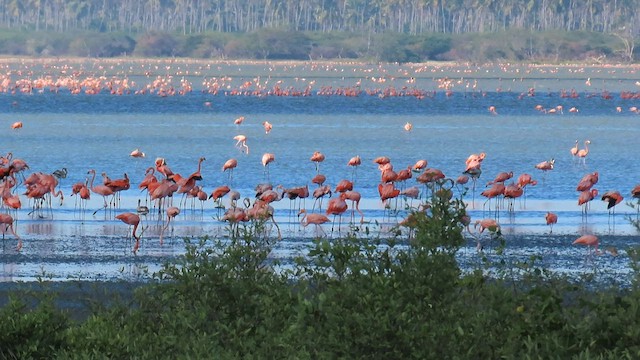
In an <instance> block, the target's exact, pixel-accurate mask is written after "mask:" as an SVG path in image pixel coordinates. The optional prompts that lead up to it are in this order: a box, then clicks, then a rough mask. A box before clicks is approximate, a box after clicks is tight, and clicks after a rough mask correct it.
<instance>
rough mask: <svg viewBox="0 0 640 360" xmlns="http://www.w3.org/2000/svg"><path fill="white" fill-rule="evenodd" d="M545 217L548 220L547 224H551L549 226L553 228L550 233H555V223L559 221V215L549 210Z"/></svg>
mask: <svg viewBox="0 0 640 360" xmlns="http://www.w3.org/2000/svg"><path fill="white" fill-rule="evenodd" d="M544 219H545V221H546V222H547V225H549V228H550V229H551V230H550V231H549V234H551V233H553V225H554V224H556V223H557V222H558V215H556V214H554V213H552V212H550V211H548V212H547V214H546V215H545V216H544Z"/></svg>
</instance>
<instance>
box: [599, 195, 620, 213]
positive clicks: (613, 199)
mask: <svg viewBox="0 0 640 360" xmlns="http://www.w3.org/2000/svg"><path fill="white" fill-rule="evenodd" d="M622 200H624V197H623V196H622V194H620V192H619V191H607V192H605V193H604V194H602V201H604V202H606V203H607V209H608V210H609V211H611V209H612V208H613V213H614V214H615V208H614V207H615V206H616V205H618V204H620V203H621V202H622Z"/></svg>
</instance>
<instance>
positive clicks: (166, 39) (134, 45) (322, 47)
mask: <svg viewBox="0 0 640 360" xmlns="http://www.w3.org/2000/svg"><path fill="white" fill-rule="evenodd" d="M623 47H624V46H623V44H622V42H621V41H620V39H619V38H617V37H615V36H614V35H608V34H603V33H598V32H585V31H574V32H567V31H547V32H531V31H524V30H516V29H512V30H509V31H502V32H492V33H465V34H443V33H425V34H420V35H409V34H406V33H399V32H384V33H380V34H375V33H352V32H300V31H289V30H281V29H260V30H258V31H253V32H247V33H228V32H206V33H197V34H190V35H185V34H182V33H175V32H146V33H123V32H98V31H96V32H65V33H61V32H41V31H21V32H16V31H13V30H0V54H7V55H31V56H64V55H72V56H85V57H114V56H128V55H135V56H141V57H192V58H219V59H273V60H308V59H314V60H315V59H360V60H366V61H370V60H375V61H385V62H400V63H403V62H422V61H428V60H453V61H473V62H480V63H482V62H499V61H529V62H531V61H545V62H562V61H585V60H587V61H596V62H602V61H605V60H609V59H611V60H612V61H615V60H616V59H622V60H625V61H626V60H627V58H624V57H625V56H626V55H624V53H623ZM623 58H624V59H623Z"/></svg>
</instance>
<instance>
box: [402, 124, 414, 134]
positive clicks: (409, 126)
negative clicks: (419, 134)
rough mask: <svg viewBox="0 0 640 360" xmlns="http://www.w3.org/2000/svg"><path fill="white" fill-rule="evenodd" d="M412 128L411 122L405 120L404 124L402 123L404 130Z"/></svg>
mask: <svg viewBox="0 0 640 360" xmlns="http://www.w3.org/2000/svg"><path fill="white" fill-rule="evenodd" d="M412 129H413V124H411V123H410V122H407V123H406V124H404V131H407V132H409V131H411V130H412Z"/></svg>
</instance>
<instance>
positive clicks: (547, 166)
mask: <svg viewBox="0 0 640 360" xmlns="http://www.w3.org/2000/svg"><path fill="white" fill-rule="evenodd" d="M555 163H556V160H555V159H551V160H548V161H543V162H541V163H538V164H536V166H535V168H536V169H538V170H542V171H544V172H547V171H550V170H553V165H554V164H555Z"/></svg>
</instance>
